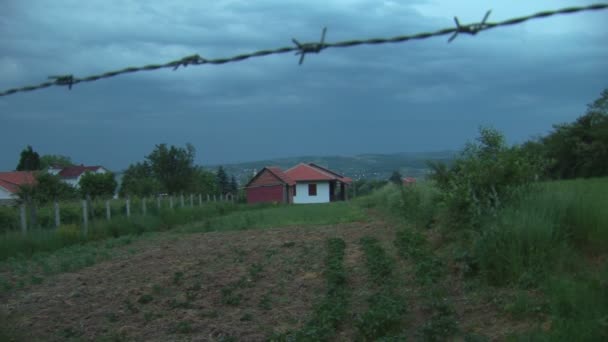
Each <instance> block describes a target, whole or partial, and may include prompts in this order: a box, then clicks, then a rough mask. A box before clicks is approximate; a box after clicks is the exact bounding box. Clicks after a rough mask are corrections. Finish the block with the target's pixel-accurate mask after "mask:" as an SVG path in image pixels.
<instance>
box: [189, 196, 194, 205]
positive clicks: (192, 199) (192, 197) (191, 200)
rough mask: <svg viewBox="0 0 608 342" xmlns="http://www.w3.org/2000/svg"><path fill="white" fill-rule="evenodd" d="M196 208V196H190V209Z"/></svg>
mask: <svg viewBox="0 0 608 342" xmlns="http://www.w3.org/2000/svg"><path fill="white" fill-rule="evenodd" d="M192 207H194V195H193V194H190V208H192Z"/></svg>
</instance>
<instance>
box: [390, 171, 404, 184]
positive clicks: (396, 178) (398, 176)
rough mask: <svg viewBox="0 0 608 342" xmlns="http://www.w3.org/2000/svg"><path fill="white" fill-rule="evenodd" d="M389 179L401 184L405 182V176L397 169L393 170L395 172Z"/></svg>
mask: <svg viewBox="0 0 608 342" xmlns="http://www.w3.org/2000/svg"><path fill="white" fill-rule="evenodd" d="M388 180H389V181H391V182H392V183H394V184H397V185H401V184H402V183H403V176H401V173H399V171H396V170H395V171H393V174H392V175H391V177H390V178H389V179H388Z"/></svg>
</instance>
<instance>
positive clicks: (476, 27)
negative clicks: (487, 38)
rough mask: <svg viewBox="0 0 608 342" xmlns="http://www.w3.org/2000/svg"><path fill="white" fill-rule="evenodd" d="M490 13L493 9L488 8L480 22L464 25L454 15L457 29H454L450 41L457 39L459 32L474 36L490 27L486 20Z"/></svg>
mask: <svg viewBox="0 0 608 342" xmlns="http://www.w3.org/2000/svg"><path fill="white" fill-rule="evenodd" d="M490 13H492V10H488V11H487V12H486V15H485V16H484V17H483V20H481V22H480V23H478V24H470V25H464V26H463V25H460V22H459V21H458V17H454V22H456V31H454V34H453V35H452V36H451V37H450V39H448V43H451V42H452V40H454V39H456V37H457V36H458V34H459V33H468V34H470V35H472V36H474V35H476V34H477V32H479V31H482V30H485V29H486V28H487V27H488V26H487V25H488V24H486V21H487V20H488V17H489V16H490Z"/></svg>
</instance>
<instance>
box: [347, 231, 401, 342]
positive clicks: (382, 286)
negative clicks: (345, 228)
mask: <svg viewBox="0 0 608 342" xmlns="http://www.w3.org/2000/svg"><path fill="white" fill-rule="evenodd" d="M360 244H361V247H362V249H363V252H364V254H365V261H366V262H365V265H366V267H367V270H368V273H369V277H370V279H371V280H372V282H373V283H374V284H375V285H376V286H377V289H376V290H375V291H374V293H372V294H371V295H370V296H369V298H367V302H368V305H369V306H368V309H367V311H365V312H364V313H362V314H361V315H359V316H358V317H357V320H356V323H355V326H356V328H357V331H358V333H359V339H360V340H363V341H377V340H401V339H402V336H403V331H400V330H401V323H402V322H403V319H404V317H405V314H406V313H407V303H406V301H405V298H404V297H403V296H402V295H400V294H399V293H398V292H397V288H398V287H399V286H400V282H399V281H398V280H397V278H396V274H395V268H396V265H395V260H394V259H393V258H391V257H390V256H389V255H388V254H387V253H386V251H385V250H384V248H383V247H382V246H381V244H380V242H379V241H378V239H376V238H373V237H369V236H366V237H363V238H361V240H360Z"/></svg>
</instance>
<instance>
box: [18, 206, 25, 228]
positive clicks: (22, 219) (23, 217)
mask: <svg viewBox="0 0 608 342" xmlns="http://www.w3.org/2000/svg"><path fill="white" fill-rule="evenodd" d="M19 211H20V212H19V214H20V216H21V233H23V234H26V233H27V218H26V215H25V204H22V205H21V207H20V208H19Z"/></svg>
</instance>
